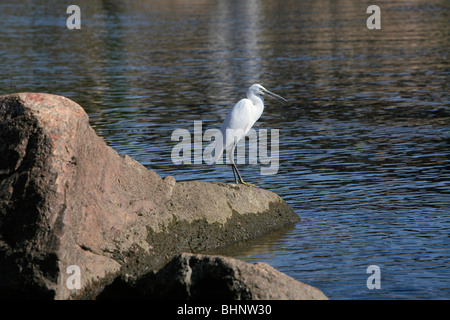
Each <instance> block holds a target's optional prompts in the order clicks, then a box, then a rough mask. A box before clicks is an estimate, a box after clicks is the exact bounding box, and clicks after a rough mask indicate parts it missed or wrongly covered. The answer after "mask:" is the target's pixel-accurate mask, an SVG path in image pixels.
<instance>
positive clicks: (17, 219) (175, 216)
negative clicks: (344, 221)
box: [0, 93, 299, 299]
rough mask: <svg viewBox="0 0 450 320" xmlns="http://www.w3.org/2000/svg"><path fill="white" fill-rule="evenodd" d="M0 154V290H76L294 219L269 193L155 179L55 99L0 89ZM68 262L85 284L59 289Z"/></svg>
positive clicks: (7, 293) (36, 293)
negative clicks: (78, 270)
mask: <svg viewBox="0 0 450 320" xmlns="http://www.w3.org/2000/svg"><path fill="white" fill-rule="evenodd" d="M0 154H1V157H0V270H1V272H0V297H14V296H17V297H21V298H24V297H30V298H51V299H67V298H70V297H74V296H75V297H76V296H79V295H80V293H82V292H87V291H90V290H91V291H92V290H96V288H98V286H100V284H101V283H102V282H105V281H106V282H108V281H110V280H111V279H112V278H113V277H115V276H116V275H118V274H131V275H140V274H144V273H146V272H148V271H149V270H157V269H158V268H160V267H161V266H162V265H164V264H165V263H166V262H167V261H168V260H170V259H171V258H172V257H173V256H174V255H176V254H177V253H180V252H183V251H190V252H193V251H200V250H204V249H211V248H215V247H220V246H225V245H228V244H230V243H232V242H235V241H237V240H243V239H249V238H254V237H257V236H259V235H262V234H264V233H266V232H268V231H270V230H274V229H277V228H279V227H282V226H285V225H289V224H293V223H295V222H297V221H298V220H299V217H298V216H297V215H296V214H295V212H294V211H293V210H292V209H291V208H290V207H289V206H288V205H287V204H286V203H285V202H284V201H283V200H282V199H281V198H280V197H279V196H278V195H276V194H274V193H272V192H270V191H267V190H263V189H257V188H252V187H247V186H242V185H234V184H225V183H208V182H200V181H192V182H176V181H175V179H174V178H173V177H171V176H167V177H165V178H161V177H159V176H158V175H157V174H156V173H155V172H154V171H152V170H147V169H146V168H145V167H143V166H142V165H141V164H139V163H138V162H136V161H135V160H133V159H131V158H130V157H128V156H119V155H118V154H117V153H116V152H115V151H114V150H113V149H112V148H110V147H108V146H107V145H106V144H105V142H104V141H103V140H102V139H101V138H100V137H98V136H97V135H96V134H95V132H94V130H93V129H92V128H91V127H90V125H89V119H88V116H87V114H86V113H85V111H84V110H83V108H82V107H80V106H79V105H78V104H77V103H75V102H73V101H71V100H70V99H67V98H65V97H61V96H56V95H51V94H40V93H18V94H12V95H6V96H0ZM71 265H76V266H78V267H79V268H80V270H81V289H69V287H68V286H67V285H66V281H67V280H68V277H69V275H70V274H68V273H67V272H66V270H67V268H68V267H69V266H71ZM108 279H109V280H108Z"/></svg>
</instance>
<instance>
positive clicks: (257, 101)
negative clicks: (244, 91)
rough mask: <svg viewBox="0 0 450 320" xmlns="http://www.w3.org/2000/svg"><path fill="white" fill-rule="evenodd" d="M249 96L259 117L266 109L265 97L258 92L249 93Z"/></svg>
mask: <svg viewBox="0 0 450 320" xmlns="http://www.w3.org/2000/svg"><path fill="white" fill-rule="evenodd" d="M247 98H248V99H250V100H251V102H252V103H253V105H254V106H255V111H256V113H257V114H258V116H257V118H259V117H260V116H261V114H262V113H263V111H264V98H263V97H261V96H259V95H256V94H248V95H247Z"/></svg>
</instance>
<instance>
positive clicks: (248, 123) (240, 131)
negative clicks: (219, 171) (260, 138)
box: [211, 99, 255, 161]
mask: <svg viewBox="0 0 450 320" xmlns="http://www.w3.org/2000/svg"><path fill="white" fill-rule="evenodd" d="M251 104H252V102H251V101H250V100H249V99H242V100H240V101H239V102H238V103H236V104H235V105H234V107H233V109H231V111H230V113H229V114H228V115H227V117H226V118H225V120H224V121H223V124H222V127H221V128H220V132H221V133H222V143H218V144H217V145H216V147H215V149H214V150H213V152H212V154H211V155H212V157H213V158H214V161H217V159H218V158H220V157H221V156H222V153H223V151H224V150H226V149H227V148H229V147H230V146H232V144H233V143H234V141H235V140H239V139H241V138H242V137H244V136H245V135H246V134H247V132H248V131H249V130H250V128H251V127H252V125H253V124H254V123H255V121H253V119H252V112H251ZM230 129H231V130H230Z"/></svg>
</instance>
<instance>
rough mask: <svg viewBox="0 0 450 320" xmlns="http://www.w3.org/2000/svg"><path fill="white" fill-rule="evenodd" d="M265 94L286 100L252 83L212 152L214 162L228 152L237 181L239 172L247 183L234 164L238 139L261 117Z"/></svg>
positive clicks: (232, 111)
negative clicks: (224, 152)
mask: <svg viewBox="0 0 450 320" xmlns="http://www.w3.org/2000/svg"><path fill="white" fill-rule="evenodd" d="M264 94H268V95H269V96H271V97H273V98H275V99H276V100H278V101H279V102H281V103H283V104H284V103H285V102H286V100H285V99H284V98H282V97H280V96H279V95H276V94H274V93H272V92H270V91H269V90H267V89H266V88H264V87H263V86H262V85H260V84H254V85H252V86H251V87H250V88H248V90H247V98H246V99H242V100H240V101H239V102H238V103H236V104H235V105H234V107H233V109H232V110H231V112H230V113H229V114H228V115H227V117H226V118H225V120H224V121H223V124H222V127H221V128H220V132H221V134H222V141H220V139H219V140H218V141H217V143H216V146H215V148H214V149H213V152H212V157H213V160H214V162H215V161H217V160H218V159H219V158H220V157H221V156H222V154H223V151H224V150H225V151H226V152H227V154H226V156H227V157H228V159H229V160H230V163H231V166H232V168H233V174H234V178H235V182H236V183H238V180H237V179H236V174H237V176H238V177H239V182H240V183H242V184H247V183H245V182H244V181H243V180H242V178H241V175H240V174H239V171H238V170H237V168H236V165H235V164H234V149H235V147H236V144H237V143H238V141H239V140H240V139H242V138H243V137H245V135H246V134H247V133H248V132H249V131H250V129H251V127H253V125H254V124H255V122H256V121H257V120H258V119H259V118H260V117H261V115H262V113H263V111H264V98H263V97H262V96H263V95H264ZM235 173H236V174H235Z"/></svg>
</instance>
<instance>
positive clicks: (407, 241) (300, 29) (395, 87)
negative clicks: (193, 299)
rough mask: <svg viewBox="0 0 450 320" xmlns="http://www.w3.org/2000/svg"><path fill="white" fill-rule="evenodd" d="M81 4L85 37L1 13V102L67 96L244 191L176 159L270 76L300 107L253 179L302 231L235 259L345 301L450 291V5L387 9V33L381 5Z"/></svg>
mask: <svg viewBox="0 0 450 320" xmlns="http://www.w3.org/2000/svg"><path fill="white" fill-rule="evenodd" d="M77 4H78V5H79V6H80V8H81V26H82V28H81V30H68V29H67V28H66V19H67V17H68V16H69V15H68V14H66V8H67V7H66V5H65V4H62V3H60V2H58V1H32V2H24V3H16V2H15V1H6V2H5V1H3V2H2V3H1V4H0V30H1V32H0V59H1V70H2V72H1V76H0V88H1V94H4V93H12V92H21V91H38V92H49V93H55V94H60V95H65V96H67V97H69V98H71V99H73V100H74V101H76V102H78V103H79V104H81V105H82V106H83V107H84V108H85V110H86V111H87V112H88V114H89V116H90V121H91V125H92V126H93V127H94V129H95V130H96V132H97V133H98V134H99V135H100V136H102V137H103V138H104V139H105V141H107V143H108V144H109V145H110V146H112V147H113V148H114V149H115V150H117V151H118V152H119V153H126V154H128V155H130V156H131V157H133V158H134V159H136V160H138V161H139V162H140V163H142V164H143V165H145V166H146V167H148V168H149V169H153V170H155V171H156V172H157V173H158V174H160V175H161V176H165V175H173V176H174V177H175V178H176V179H177V180H203V181H228V182H232V181H233V175H232V171H231V170H230V168H229V167H227V166H220V165H213V166H208V165H205V164H202V165H179V166H176V165H174V164H173V163H172V160H171V150H172V148H173V147H174V146H175V145H176V142H174V141H172V140H171V134H172V132H173V130H175V129H177V128H185V129H188V130H190V131H191V132H192V133H193V124H194V121H196V120H203V129H204V130H206V129H209V128H217V127H220V124H221V122H222V121H223V119H224V117H225V116H226V114H227V112H228V111H229V109H230V108H231V107H232V105H233V104H234V103H236V102H237V101H238V100H239V99H241V98H243V97H244V96H245V92H246V89H247V88H248V86H250V85H251V84H253V83H261V84H263V85H264V86H265V87H267V88H268V89H269V90H272V91H273V92H275V93H277V94H280V95H281V96H283V97H285V98H287V99H288V100H289V101H290V106H289V107H288V108H281V107H280V106H278V105H276V104H275V103H273V102H271V101H269V100H267V101H266V108H265V111H264V114H263V115H262V117H261V119H260V120H259V121H258V123H257V125H256V129H279V130H280V142H279V145H280V147H279V148H280V165H279V171H278V173H277V174H275V175H267V176H261V175H260V167H261V164H257V165H241V166H239V170H240V172H241V174H242V176H243V177H244V180H247V181H248V182H251V183H254V184H257V185H258V186H260V187H262V188H266V189H269V190H271V191H274V192H276V193H278V194H279V195H281V196H282V197H283V198H284V199H285V200H286V201H287V202H288V203H289V204H290V205H291V206H292V207H293V208H294V209H295V211H296V212H297V214H298V215H299V216H300V217H301V218H302V221H301V222H300V223H298V224H297V225H296V226H294V227H292V228H289V229H286V230H282V231H280V232H276V233H274V234H270V235H267V236H265V237H262V238H260V239H256V240H254V241H249V242H247V243H244V244H239V245H236V246H233V247H230V248H228V249H226V250H224V251H222V252H223V253H225V254H228V255H231V256H235V257H240V258H242V259H244V260H247V261H264V262H267V263H269V264H271V265H272V266H274V267H276V268H278V269H279V270H281V271H283V272H285V273H287V274H289V275H290V276H292V277H294V278H296V279H298V280H300V281H303V282H305V283H308V284H311V285H313V286H316V287H318V288H319V289H321V290H322V291H323V292H324V293H325V294H326V295H327V296H328V297H330V298H331V299H448V298H450V280H449V279H450V268H449V267H450V232H449V230H450V94H449V89H450V85H449V83H450V81H449V80H450V62H449V55H450V23H449V22H448V21H450V4H449V2H448V1H446V0H441V1H439V0H432V1H426V2H425V1H377V3H376V4H377V5H378V6H380V8H381V19H382V20H381V30H368V29H367V27H366V19H367V17H368V16H369V15H368V14H366V9H367V7H368V6H369V5H370V4H374V3H371V2H366V1H350V0H348V1H325V0H323V1H322V0H320V1H285V2H279V1H273V0H262V1H250V0H248V1H127V2H126V3H122V2H119V1H78V2H77ZM204 146H206V143H205V145H204ZM369 265H378V266H379V267H380V270H381V289H373V290H369V289H368V288H367V286H366V280H367V278H368V276H369V274H367V273H366V270H367V267H368V266H369Z"/></svg>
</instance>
